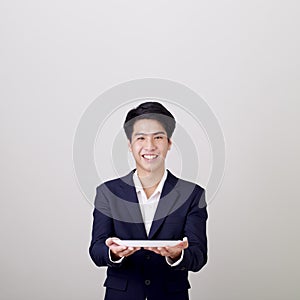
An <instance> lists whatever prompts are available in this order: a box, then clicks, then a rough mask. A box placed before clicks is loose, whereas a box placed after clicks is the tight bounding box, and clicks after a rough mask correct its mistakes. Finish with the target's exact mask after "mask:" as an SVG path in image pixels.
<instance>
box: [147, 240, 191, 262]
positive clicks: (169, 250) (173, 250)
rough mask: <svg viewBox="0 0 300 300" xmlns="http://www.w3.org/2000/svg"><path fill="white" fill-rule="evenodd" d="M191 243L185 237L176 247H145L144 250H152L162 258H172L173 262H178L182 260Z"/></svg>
mask: <svg viewBox="0 0 300 300" xmlns="http://www.w3.org/2000/svg"><path fill="white" fill-rule="evenodd" d="M188 246H189V242H188V239H187V238H186V237H185V238H183V241H182V242H180V243H179V244H178V245H176V246H172V247H145V248H144V249H146V250H150V251H153V252H155V253H156V254H159V255H161V256H166V257H169V258H171V259H172V260H173V261H176V260H178V259H179V258H180V256H181V252H182V250H184V249H186V248H188Z"/></svg>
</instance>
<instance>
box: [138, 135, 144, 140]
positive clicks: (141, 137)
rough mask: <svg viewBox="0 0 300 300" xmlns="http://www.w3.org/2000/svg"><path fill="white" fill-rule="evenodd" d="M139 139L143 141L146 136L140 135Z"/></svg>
mask: <svg viewBox="0 0 300 300" xmlns="http://www.w3.org/2000/svg"><path fill="white" fill-rule="evenodd" d="M137 139H138V140H140V141H142V140H144V139H145V138H144V137H143V136H140V137H138V138H137Z"/></svg>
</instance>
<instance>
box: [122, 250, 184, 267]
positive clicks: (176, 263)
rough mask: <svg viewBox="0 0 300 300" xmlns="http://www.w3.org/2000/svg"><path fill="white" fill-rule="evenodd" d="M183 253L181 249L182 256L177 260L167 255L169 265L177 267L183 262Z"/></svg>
mask: <svg viewBox="0 0 300 300" xmlns="http://www.w3.org/2000/svg"><path fill="white" fill-rule="evenodd" d="M183 255H184V250H182V251H181V256H180V258H179V259H178V260H176V261H174V260H172V259H171V258H170V257H167V256H166V262H167V264H168V265H169V266H171V267H176V266H178V265H179V264H180V263H181V262H182V260H183ZM122 258H123V257H122Z"/></svg>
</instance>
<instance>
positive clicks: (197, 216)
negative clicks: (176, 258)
mask: <svg viewBox="0 0 300 300" xmlns="http://www.w3.org/2000/svg"><path fill="white" fill-rule="evenodd" d="M192 197H193V198H192V202H191V204H190V207H189V210H188V214H187V217H186V222H185V225H184V236H186V237H187V238H188V242H189V247H188V248H187V249H185V250H184V255H183V259H182V261H181V262H180V263H179V264H178V265H177V266H174V267H172V268H174V269H176V270H181V271H193V272H197V271H199V270H200V269H201V268H202V267H203V266H204V265H205V264H206V263H207V236H206V221H207V218H208V214H207V209H206V202H205V191H204V189H202V188H201V187H200V186H196V189H195V191H194V193H193V195H192Z"/></svg>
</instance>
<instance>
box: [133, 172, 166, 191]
mask: <svg viewBox="0 0 300 300" xmlns="http://www.w3.org/2000/svg"><path fill="white" fill-rule="evenodd" d="M164 172H165V168H164V167H163V168H162V169H159V170H157V171H155V172H154V171H153V172H140V171H139V170H137V175H138V177H139V179H140V181H141V184H142V186H143V188H144V189H148V188H156V187H157V186H158V184H159V182H160V181H161V179H162V177H163V175H164Z"/></svg>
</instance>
